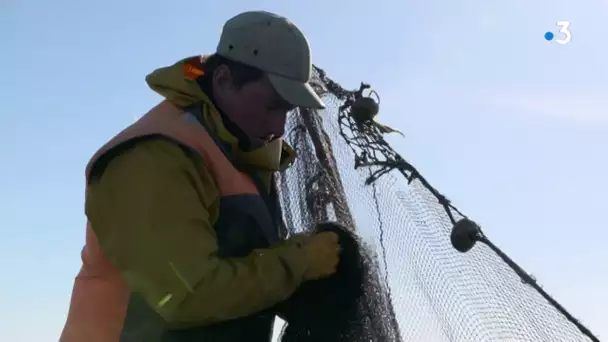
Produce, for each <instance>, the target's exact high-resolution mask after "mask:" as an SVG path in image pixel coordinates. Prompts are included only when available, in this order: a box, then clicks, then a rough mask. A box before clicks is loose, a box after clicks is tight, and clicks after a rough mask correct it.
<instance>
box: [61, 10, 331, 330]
mask: <svg viewBox="0 0 608 342" xmlns="http://www.w3.org/2000/svg"><path fill="white" fill-rule="evenodd" d="M310 76H311V61H310V48H309V46H308V42H307V41H306V38H305V37H304V35H303V34H302V32H301V31H300V30H299V29H298V28H297V27H296V26H295V25H294V24H292V23H291V22H289V21H288V20H287V19H285V18H283V17H280V16H278V15H275V14H271V13H268V12H246V13H242V14H240V15H237V16H236V17H234V18H232V19H230V20H229V21H228V22H227V23H226V24H225V26H224V28H223V31H222V35H221V38H220V42H219V44H218V47H217V51H216V53H215V54H213V55H211V56H209V57H205V58H201V57H192V58H187V59H185V60H182V61H180V62H178V63H177V64H175V65H173V66H170V67H167V68H161V69H158V70H156V71H154V72H153V73H152V74H150V75H148V77H147V82H148V84H149V85H150V87H151V88H152V89H153V90H155V91H156V92H158V93H159V94H160V95H162V96H163V97H164V98H165V100H164V101H163V102H161V103H160V104H159V105H157V106H156V107H154V108H153V109H152V110H151V111H150V112H148V113H147V114H146V115H144V116H143V117H142V118H141V119H140V120H139V121H138V122H136V123H135V124H133V125H132V126H130V127H128V128H127V129H125V130H124V131H123V132H121V133H120V134H118V135H117V136H116V137H115V138H114V139H112V140H111V141H110V142H109V143H108V144H106V145H105V146H104V147H102V148H101V149H100V150H99V151H98V152H97V153H96V154H95V156H94V157H93V158H92V159H91V161H90V162H89V165H88V167H87V196H86V214H87V218H88V220H89V224H88V225H87V236H86V245H85V247H84V249H83V251H82V260H83V266H82V269H81V271H80V273H79V274H78V276H77V277H76V281H75V285H74V290H73V294H72V301H71V304H70V312H69V314H68V318H67V322H66V326H65V328H64V331H63V333H62V336H61V341H62V342H118V341H120V342H130V341H138V342H139V341H145V342H147V341H214V342H215V341H217V342H224V341H226V342H227V341H235V342H236V341H239V342H240V341H251V342H256V341H264V342H265V341H270V338H271V337H270V336H271V330H272V329H271V328H272V322H273V320H274V313H275V312H274V310H273V309H272V308H273V307H274V306H275V305H276V304H278V303H280V302H282V301H284V300H285V299H287V298H288V297H289V296H290V295H291V294H292V293H293V292H294V290H295V289H296V288H297V287H298V286H299V285H300V284H301V283H302V282H305V281H308V280H314V279H318V278H322V277H326V276H329V275H331V274H333V273H334V272H335V269H336V266H337V263H338V254H339V245H338V238H337V236H336V235H335V234H334V233H320V234H316V235H311V236H297V237H292V238H290V239H288V240H286V241H281V240H280V236H279V228H278V227H279V225H280V222H281V220H280V214H279V213H280V211H279V208H278V203H277V197H276V191H275V189H274V185H273V174H274V172H276V171H278V170H281V169H283V168H285V167H287V166H288V165H290V164H291V163H292V162H293V160H294V158H295V155H294V151H293V149H292V148H291V147H289V146H288V145H287V144H286V143H285V142H283V140H281V138H280V137H281V136H282V135H283V133H284V126H285V121H286V115H287V112H288V111H290V110H291V109H293V108H295V107H308V108H323V106H324V105H323V101H322V100H321V99H320V98H319V97H318V96H317V94H315V92H314V91H313V90H312V88H311V87H310V85H309V84H308V81H309V79H310Z"/></svg>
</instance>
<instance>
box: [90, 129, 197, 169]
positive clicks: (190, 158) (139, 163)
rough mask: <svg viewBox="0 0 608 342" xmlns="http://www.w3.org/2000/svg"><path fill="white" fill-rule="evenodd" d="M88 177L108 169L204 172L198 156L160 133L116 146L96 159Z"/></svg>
mask: <svg viewBox="0 0 608 342" xmlns="http://www.w3.org/2000/svg"><path fill="white" fill-rule="evenodd" d="M94 169H95V171H93V172H92V173H93V174H92V175H91V176H92V177H99V176H101V174H102V173H106V172H107V171H108V169H112V170H113V171H114V172H113V173H116V172H117V173H119V174H124V175H130V174H143V173H145V174H148V175H150V174H153V173H161V172H167V171H168V170H173V171H178V172H196V173H201V172H207V170H206V167H205V164H204V162H203V160H202V157H201V156H198V155H197V154H196V153H194V152H192V151H190V150H189V149H188V148H187V147H185V146H182V145H181V144H180V143H178V142H176V141H173V140H171V139H167V138H164V137H160V136H152V137H146V138H141V139H136V140H132V141H129V142H127V143H124V144H121V146H116V147H115V148H113V149H112V150H110V151H107V152H106V154H105V155H104V156H103V157H102V158H100V160H98V162H96V165H95V167H94Z"/></svg>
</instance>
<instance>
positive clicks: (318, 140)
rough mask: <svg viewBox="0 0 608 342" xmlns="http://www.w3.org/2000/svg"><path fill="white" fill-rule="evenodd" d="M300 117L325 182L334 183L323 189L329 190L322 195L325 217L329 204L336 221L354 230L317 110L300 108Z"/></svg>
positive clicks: (327, 138)
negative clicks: (325, 194) (331, 206)
mask: <svg viewBox="0 0 608 342" xmlns="http://www.w3.org/2000/svg"><path fill="white" fill-rule="evenodd" d="M300 117H301V119H302V124H303V125H304V127H305V128H306V131H307V132H308V136H309V137H310V139H311V141H312V145H313V146H314V148H315V155H316V156H317V160H318V161H319V164H320V165H321V167H322V172H323V177H326V178H325V179H326V180H327V181H328V182H325V184H332V185H333V184H335V185H336V186H335V187H332V188H331V189H325V190H329V193H328V194H327V195H328V196H322V199H323V201H324V203H323V208H324V210H325V211H326V213H325V217H327V211H328V209H329V205H330V204H331V205H333V209H334V212H335V215H336V218H337V219H338V221H339V222H341V223H343V224H344V225H345V226H346V227H347V228H349V229H353V230H354V229H355V220H354V219H353V216H352V214H351V212H350V208H349V207H348V202H347V197H346V192H345V191H344V185H343V184H342V181H341V178H340V173H339V170H338V166H337V162H336V158H335V156H334V154H333V149H332V145H331V141H330V139H329V137H328V136H327V134H326V133H325V132H324V131H323V123H322V122H321V117H320V115H319V113H318V112H316V111H313V110H310V109H300Z"/></svg>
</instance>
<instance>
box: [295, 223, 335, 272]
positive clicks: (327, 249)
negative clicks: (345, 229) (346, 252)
mask: <svg viewBox="0 0 608 342" xmlns="http://www.w3.org/2000/svg"><path fill="white" fill-rule="evenodd" d="M292 239H293V240H295V241H296V242H297V243H300V244H301V245H302V248H303V249H304V251H305V254H306V259H307V261H308V269H307V270H306V273H304V279H306V280H314V279H319V278H325V277H329V276H331V275H332V274H334V273H336V269H337V267H338V262H339V261H340V244H339V241H338V235H336V234H335V233H333V232H322V233H317V234H313V235H306V236H295V237H293V238H292ZM292 239H290V240H292Z"/></svg>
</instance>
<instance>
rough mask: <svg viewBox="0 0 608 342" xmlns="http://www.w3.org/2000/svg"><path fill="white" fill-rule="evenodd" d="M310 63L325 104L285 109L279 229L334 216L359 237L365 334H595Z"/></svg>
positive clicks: (403, 337)
mask: <svg viewBox="0 0 608 342" xmlns="http://www.w3.org/2000/svg"><path fill="white" fill-rule="evenodd" d="M314 71H315V72H314V73H315V75H314V79H313V85H314V87H315V88H316V90H317V92H318V93H319V94H321V95H322V97H323V99H324V101H325V103H326V105H327V108H326V109H325V110H322V111H307V110H296V111H294V113H293V115H290V116H289V120H288V129H287V133H286V140H287V141H288V142H289V143H290V144H291V145H292V146H294V147H295V148H296V151H297V153H298V160H297V161H296V162H295V163H294V165H293V166H292V167H291V168H289V169H287V170H286V171H284V172H282V173H281V174H280V175H279V177H278V180H277V183H278V188H279V195H280V199H281V207H282V211H283V218H284V221H285V225H284V226H285V227H284V232H283V233H284V234H285V235H291V234H294V233H298V232H302V231H303V230H305V229H309V228H311V227H314V225H315V224H316V223H317V222H321V221H327V220H330V221H337V222H340V223H342V224H343V225H345V226H347V227H353V228H354V229H355V231H356V233H357V234H358V235H359V236H360V237H361V239H362V240H363V241H365V242H366V243H367V244H368V245H369V246H370V248H371V250H372V251H373V252H374V254H373V260H370V261H368V262H370V263H371V264H372V265H371V266H370V267H371V268H372V269H373V270H374V271H375V272H374V273H375V277H376V278H375V279H373V280H372V281H368V282H367V283H366V287H367V289H366V296H368V297H369V298H370V299H369V300H368V301H367V302H366V304H365V305H366V307H365V308H364V309H365V310H368V311H369V315H367V316H366V318H365V322H364V325H365V330H366V331H368V332H369V333H368V334H367V336H366V339H365V341H387V337H386V336H388V340H389V341H418V342H419V341H425V342H426V341H428V342H435V341H437V342H442V341H466V342H470V341H535V342H537V341H547V342H555V341H596V340H597V339H596V338H595V337H593V335H592V334H591V333H590V332H589V331H588V330H586V329H585V328H584V327H583V326H582V325H580V324H579V323H578V322H577V321H576V320H575V319H574V318H573V317H571V316H570V315H569V314H568V313H567V312H566V311H565V310H564V309H563V308H562V307H561V306H559V304H558V303H556V302H555V301H553V299H552V298H550V297H549V296H548V295H547V294H546V293H544V291H542V289H540V288H539V287H538V285H536V283H535V281H534V279H532V278H530V277H529V276H528V275H527V274H526V273H525V272H523V270H521V269H520V268H519V267H518V266H517V265H516V264H514V263H513V262H512V261H510V260H509V259H508V257H507V256H506V255H504V254H503V253H502V252H501V251H500V250H499V249H497V248H496V247H495V246H494V245H493V244H492V243H491V242H490V241H489V240H488V239H487V237H486V236H485V235H484V234H483V233H482V232H481V230H480V229H479V228H478V227H475V228H476V230H473V231H471V227H472V221H468V219H467V218H466V217H465V216H464V215H463V214H462V213H460V212H459V211H458V210H457V209H456V208H455V207H454V206H453V205H451V204H450V203H449V201H448V200H447V199H446V198H445V197H443V196H442V195H441V194H440V193H439V192H438V191H437V190H435V189H434V188H433V187H432V186H431V185H430V184H429V183H428V182H427V181H426V180H425V179H424V177H422V176H421V175H420V174H419V173H418V172H417V171H416V169H415V168H414V167H413V166H412V165H411V164H409V163H408V162H407V161H405V160H404V159H403V158H401V157H400V156H399V155H398V154H397V153H396V152H395V151H394V150H393V149H392V148H391V147H390V146H389V145H388V144H387V143H386V141H385V140H384V139H383V132H385V131H386V129H383V128H382V127H381V126H377V125H374V124H371V123H369V122H368V123H362V122H361V120H359V119H356V118H354V117H353V115H350V112H351V110H352V107H353V104H354V103H355V102H356V100H357V99H360V98H362V94H363V91H364V90H365V89H366V88H367V87H368V86H366V85H364V84H362V85H361V87H360V88H359V89H357V90H354V91H348V90H345V89H343V88H342V87H341V86H339V85H338V84H336V83H335V82H334V81H332V80H331V79H330V78H328V77H327V75H326V74H325V72H324V71H323V70H321V69H319V68H316V67H315V70H314ZM456 223H458V224H457V225H456V226H458V225H460V224H461V223H463V225H465V226H467V225H468V226H467V227H468V229H469V230H468V231H467V229H465V231H464V233H463V231H460V238H463V237H464V239H465V240H467V239H468V240H470V242H473V243H474V242H475V241H477V242H478V243H476V244H475V245H474V246H472V244H471V245H469V246H465V247H462V246H461V247H460V248H461V249H462V251H466V253H462V252H461V251H458V250H457V249H456V248H455V247H458V246H457V244H458V234H456V233H458V232H457V231H455V230H454V231H453V227H454V226H455V224H456ZM467 227H465V228H467ZM463 234H464V235H463ZM451 237H452V240H451ZM473 240H475V241H473ZM382 336H385V337H382ZM362 341H363V340H362Z"/></svg>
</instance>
